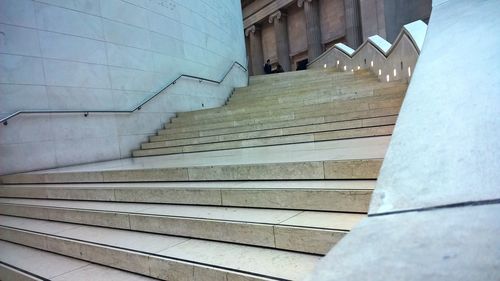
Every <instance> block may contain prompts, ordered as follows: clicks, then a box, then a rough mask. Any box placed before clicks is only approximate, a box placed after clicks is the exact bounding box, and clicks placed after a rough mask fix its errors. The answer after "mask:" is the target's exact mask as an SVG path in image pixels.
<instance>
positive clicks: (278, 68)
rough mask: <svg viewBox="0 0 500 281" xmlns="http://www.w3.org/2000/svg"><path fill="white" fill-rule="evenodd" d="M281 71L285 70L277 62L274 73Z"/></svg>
mask: <svg viewBox="0 0 500 281" xmlns="http://www.w3.org/2000/svg"><path fill="white" fill-rule="evenodd" d="M281 72H285V71H284V70H283V67H282V66H281V64H279V63H278V65H277V66H276V69H275V70H274V73H281Z"/></svg>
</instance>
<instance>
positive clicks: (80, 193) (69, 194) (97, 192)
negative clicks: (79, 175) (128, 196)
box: [46, 188, 115, 201]
mask: <svg viewBox="0 0 500 281" xmlns="http://www.w3.org/2000/svg"><path fill="white" fill-rule="evenodd" d="M46 193H47V198H52V199H71V200H99V201H114V200H115V194H114V191H113V190H112V189H87V188H81V189H76V188H73V189H67V188H51V189H47V191H46Z"/></svg>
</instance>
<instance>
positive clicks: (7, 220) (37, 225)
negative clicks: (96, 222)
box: [0, 215, 80, 234]
mask: <svg viewBox="0 0 500 281" xmlns="http://www.w3.org/2000/svg"><path fill="white" fill-rule="evenodd" d="M0 225H2V226H8V227H14V228H22V229H24V228H27V227H29V229H30V230H32V231H38V232H44V233H48V234H57V233H59V232H61V231H64V230H68V229H71V228H78V227H80V226H79V225H74V224H67V223H60V222H53V221H45V220H36V219H19V218H17V217H11V216H4V215H0Z"/></svg>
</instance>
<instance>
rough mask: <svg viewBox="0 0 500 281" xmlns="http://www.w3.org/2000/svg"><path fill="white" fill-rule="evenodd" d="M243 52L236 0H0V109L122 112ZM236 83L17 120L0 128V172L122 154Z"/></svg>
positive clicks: (210, 74)
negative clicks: (179, 78) (173, 118)
mask: <svg viewBox="0 0 500 281" xmlns="http://www.w3.org/2000/svg"><path fill="white" fill-rule="evenodd" d="M245 56H246V55H245V44H244V36H243V25H242V16H241V7H240V1H239V0H231V1H208V0H200V1H180V0H178V1H175V0H149V1H146V0H79V1H65V0H0V113H1V114H3V115H5V114H7V113H12V112H14V111H17V110H27V109H46V110H50V109H54V110H62V109H75V110H77V109H88V110H92V109H94V110H95V109H98V110H107V109H115V110H120V109H130V108H132V107H133V106H134V105H136V104H138V103H140V102H141V101H142V100H144V99H145V98H146V97H148V96H150V95H151V94H153V93H155V92H157V91H158V90H159V89H161V88H162V87H163V86H165V85H166V84H168V83H169V82H170V81H172V80H173V79H175V78H176V77H177V76H178V75H180V74H182V73H184V74H190V75H195V76H201V77H205V78H209V79H214V80H219V79H220V78H221V77H222V75H223V74H224V73H225V72H226V70H228V69H229V67H230V66H231V64H232V63H233V62H234V61H238V62H240V63H241V64H243V65H246V58H245ZM246 77H247V73H246V72H244V71H243V70H241V69H239V68H238V67H235V68H233V70H232V71H231V73H230V75H229V76H228V78H227V79H226V80H225V81H224V83H222V85H220V86H217V85H208V84H205V83H202V84H200V83H199V82H198V81H196V80H182V81H180V82H179V83H177V84H176V85H175V86H173V87H172V88H171V89H169V90H168V91H167V93H164V94H162V95H161V97H159V98H157V99H155V100H154V101H152V102H151V103H150V104H149V105H148V106H145V107H144V108H143V109H142V110H141V111H140V112H138V113H133V114H121V115H110V114H108V115H104V114H102V115H96V114H91V115H90V116H89V117H86V118H85V117H83V116H81V115H75V114H69V115H31V116H21V117H17V118H15V119H12V120H10V121H9V125H8V126H3V125H2V126H0V174H6V173H12V172H18V171H26V170H34V169H41V168H49V167H57V166H64V165H71V164H77V163H84V162H94V161H101V160H108V159H116V158H121V157H129V156H130V151H131V149H134V148H138V146H139V144H140V142H141V141H145V140H146V139H147V136H148V135H150V134H152V133H154V132H155V130H156V129H158V128H160V127H161V124H162V122H165V121H168V119H169V118H170V117H171V116H173V115H174V114H175V112H178V111H189V110H194V109H199V108H202V107H215V106H219V105H221V104H223V103H224V102H225V100H226V98H227V96H228V94H230V92H231V90H232V88H233V87H235V86H244V85H245V83H246V80H247V78H246Z"/></svg>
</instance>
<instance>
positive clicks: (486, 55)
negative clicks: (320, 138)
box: [309, 0, 500, 281]
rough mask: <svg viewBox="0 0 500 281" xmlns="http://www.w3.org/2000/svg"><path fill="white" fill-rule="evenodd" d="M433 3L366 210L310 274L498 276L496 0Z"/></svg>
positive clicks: (413, 278)
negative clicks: (425, 30) (416, 59)
mask: <svg viewBox="0 0 500 281" xmlns="http://www.w3.org/2000/svg"><path fill="white" fill-rule="evenodd" d="M433 4H434V7H433V11H432V16H431V20H430V23H429V28H428V31H427V35H426V37H425V42H424V45H423V48H422V52H421V54H420V57H419V60H418V62H417V66H416V68H415V72H414V75H413V78H412V80H411V83H410V85H409V88H408V91H407V93H406V97H405V100H404V102H403V106H402V108H401V112H400V114H399V117H398V120H397V124H396V128H395V130H394V133H393V136H392V139H391V143H390V145H389V149H388V151H387V154H386V157H385V159H384V163H383V165H382V169H381V172H380V175H379V178H378V181H377V186H376V188H375V192H374V195H373V197H372V202H371V205H370V211H369V215H370V216H369V217H368V218H366V219H364V220H363V221H362V222H361V223H360V224H358V225H357V226H356V227H355V228H354V229H353V230H352V231H351V232H350V233H349V234H348V235H347V236H346V237H344V238H343V239H342V241H340V243H338V244H337V245H336V246H335V247H334V248H333V249H332V250H331V251H330V252H329V253H328V255H327V256H326V257H324V258H323V259H322V261H321V262H320V264H319V265H318V268H317V269H316V272H315V273H314V275H312V276H311V278H310V279H309V280H314V281H318V280H319V281H322V280H366V277H367V276H370V278H369V279H370V280H372V281H399V280H406V281H420V280H440V281H448V280H449V281H452V280H484V281H490V280H491V281H497V280H498V277H499V276H500V268H499V264H500V251H499V249H500V236H499V235H498V233H500V223H499V219H498V214H499V212H500V200H499V197H500V193H499V188H498V187H499V186H500V173H499V172H498V171H500V161H499V159H500V146H499V145H498V140H499V138H500V119H499V116H500V107H499V106H498V105H499V104H500V95H498V86H499V85H500V75H499V70H498V67H497V66H496V65H495V62H496V58H498V57H499V56H500V48H499V47H498V46H499V45H500V37H498V36H496V35H497V34H499V32H500V18H499V17H498V11H499V10H500V1H498V0H439V1H434V3H433ZM464 31H467V32H466V33H464Z"/></svg>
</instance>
